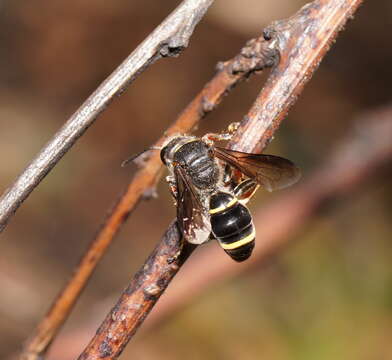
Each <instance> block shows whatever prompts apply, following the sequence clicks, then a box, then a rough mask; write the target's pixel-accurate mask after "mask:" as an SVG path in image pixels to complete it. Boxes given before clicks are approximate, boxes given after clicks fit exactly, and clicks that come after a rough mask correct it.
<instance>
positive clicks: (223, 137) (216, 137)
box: [202, 122, 240, 144]
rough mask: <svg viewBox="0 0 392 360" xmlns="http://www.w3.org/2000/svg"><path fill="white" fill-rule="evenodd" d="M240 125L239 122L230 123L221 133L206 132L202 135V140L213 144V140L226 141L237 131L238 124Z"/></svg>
mask: <svg viewBox="0 0 392 360" xmlns="http://www.w3.org/2000/svg"><path fill="white" fill-rule="evenodd" d="M239 125H240V123H239V122H234V123H231V124H230V125H229V126H228V127H227V130H226V132H225V133H222V134H215V133H208V134H205V135H204V136H203V137H202V140H203V141H204V142H206V143H210V144H213V143H214V141H227V140H230V139H231V138H232V137H233V134H234V133H235V132H236V131H237V129H238V126H239Z"/></svg>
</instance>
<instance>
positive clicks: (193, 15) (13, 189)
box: [0, 0, 213, 232]
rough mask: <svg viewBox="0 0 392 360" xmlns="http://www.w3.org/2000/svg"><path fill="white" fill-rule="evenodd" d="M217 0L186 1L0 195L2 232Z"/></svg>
mask: <svg viewBox="0 0 392 360" xmlns="http://www.w3.org/2000/svg"><path fill="white" fill-rule="evenodd" d="M212 3H213V0H185V1H183V2H182V3H181V4H180V5H179V6H178V7H177V8H176V9H175V10H174V11H173V12H172V13H171V14H170V15H169V16H168V17H167V18H166V19H165V20H164V21H163V22H162V23H161V24H160V25H159V26H158V27H157V28H156V29H155V30H154V31H153V32H152V33H151V34H150V35H149V36H148V37H147V38H146V39H145V40H144V41H143V42H142V43H141V44H140V45H139V46H138V47H137V48H136V49H135V50H134V51H133V52H132V53H131V54H130V55H129V56H128V57H127V58H126V59H125V60H124V62H123V63H122V64H121V65H120V66H119V67H118V68H117V69H116V70H115V71H114V72H113V73H112V74H111V75H110V76H109V77H108V78H107V79H106V80H105V81H104V82H103V83H102V84H101V85H100V86H99V87H98V89H97V90H95V92H94V93H93V94H91V96H90V97H89V98H88V99H87V100H86V101H85V102H84V103H83V104H82V106H81V107H80V108H79V109H78V110H77V111H76V112H75V113H74V114H73V115H72V116H71V117H70V118H69V119H68V121H67V122H66V123H65V124H64V125H63V127H62V128H61V129H60V130H59V131H58V132H57V133H56V134H55V135H54V136H53V138H52V139H51V140H50V141H49V142H48V143H47V144H46V145H45V146H44V148H43V149H42V150H41V151H40V153H39V154H38V155H37V156H36V158H35V159H33V160H32V162H31V163H30V164H29V165H28V167H27V168H26V169H25V170H24V171H23V172H22V174H21V175H20V176H19V177H18V178H17V179H16V180H15V182H14V183H13V184H12V185H11V186H10V187H9V188H8V189H7V190H6V191H5V192H4V194H3V195H2V197H1V198H0V232H1V231H2V230H3V229H4V228H5V226H6V225H7V222H8V221H9V219H10V218H11V216H12V215H13V214H14V213H15V211H16V210H17V209H18V207H19V206H20V205H21V204H22V202H23V201H24V200H25V199H26V198H27V197H28V196H29V194H30V193H31V192H32V191H33V190H34V188H35V187H36V186H37V185H38V184H39V183H40V182H41V180H42V179H43V178H44V177H45V176H46V175H47V174H48V172H49V171H50V170H51V169H52V168H53V167H54V166H55V165H56V164H57V162H59V161H60V159H61V158H62V157H63V155H64V154H65V153H66V152H67V151H68V150H69V149H70V148H71V146H72V145H73V144H74V143H75V142H76V140H77V139H78V138H79V137H80V136H82V135H83V133H84V132H85V131H86V130H87V128H88V127H89V126H90V125H91V124H92V123H93V122H94V120H95V119H96V118H97V117H98V115H99V114H100V113H101V112H102V111H103V110H105V108H106V107H107V106H108V104H109V103H110V102H111V101H112V100H113V99H114V97H115V96H119V95H120V94H121V93H122V92H123V91H124V90H125V88H126V87H127V86H128V85H129V84H130V83H131V82H132V81H133V80H135V79H136V77H137V76H138V75H140V74H141V73H142V72H143V71H144V70H145V69H146V68H147V67H148V66H149V65H151V64H153V63H154V62H155V61H156V60H158V59H160V58H162V57H167V56H177V55H178V54H179V53H180V52H181V50H183V49H184V48H186V47H187V46H188V42H189V39H190V36H191V35H192V33H193V30H194V28H195V26H196V24H197V23H198V22H199V21H200V20H201V18H202V17H203V15H204V14H205V12H206V11H207V9H208V8H209V7H210V5H211V4H212Z"/></svg>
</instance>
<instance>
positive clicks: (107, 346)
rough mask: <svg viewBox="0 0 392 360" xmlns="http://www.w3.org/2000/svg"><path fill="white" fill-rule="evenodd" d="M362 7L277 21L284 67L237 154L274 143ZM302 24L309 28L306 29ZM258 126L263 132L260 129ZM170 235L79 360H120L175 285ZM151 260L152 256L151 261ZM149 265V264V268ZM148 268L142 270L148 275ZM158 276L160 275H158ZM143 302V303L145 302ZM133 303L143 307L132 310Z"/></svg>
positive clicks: (349, 1) (330, 6)
mask: <svg viewBox="0 0 392 360" xmlns="http://www.w3.org/2000/svg"><path fill="white" fill-rule="evenodd" d="M360 3H361V0H316V1H313V2H312V3H310V4H308V5H307V6H305V7H304V8H303V9H301V10H300V12H299V13H298V14H297V15H295V16H294V17H293V18H290V19H288V20H285V21H280V22H277V23H275V24H273V25H272V26H271V27H270V28H269V29H268V31H267V36H271V37H272V41H274V40H275V41H276V44H277V46H278V47H279V49H280V51H281V59H282V64H283V65H282V64H280V65H279V66H278V68H277V70H275V71H274V72H273V74H272V80H270V81H268V83H267V85H266V90H263V91H262V92H261V94H260V96H259V97H258V99H257V100H256V103H255V105H254V106H253V107H252V109H251V111H250V112H249V114H248V116H247V117H245V119H244V120H245V121H243V122H242V124H241V126H240V128H239V131H238V133H237V136H236V138H235V139H234V141H233V143H232V144H235V147H236V149H237V150H241V151H247V152H252V151H256V150H258V151H260V150H263V149H264V148H265V146H266V145H267V144H268V142H269V141H271V139H272V136H273V133H274V131H275V130H276V129H277V127H278V126H279V124H280V122H281V120H282V119H283V117H284V115H285V114H286V113H287V111H288V109H289V107H290V106H291V105H292V104H293V102H294V101H295V99H296V97H297V96H298V95H299V93H300V92H301V90H302V89H303V86H304V84H305V83H306V81H307V80H308V78H309V77H310V76H311V75H312V73H313V72H314V70H315V69H316V67H317V65H318V63H319V62H320V60H321V58H322V57H323V56H324V55H325V53H326V52H327V50H328V48H329V44H331V42H332V41H333V40H334V39H335V37H336V36H337V33H338V31H339V30H340V29H341V28H342V27H343V25H344V24H345V23H346V21H347V20H348V19H349V18H351V17H352V15H353V13H354V12H355V10H356V9H357V7H358V6H359V4H360ZM308 19H310V20H309V22H308V21H307V20H308ZM303 24H307V25H306V26H305V27H304V26H303ZM320 37H321V38H320ZM320 44H321V45H320ZM294 49H295V51H294ZM304 54H307V55H304ZM298 59H301V60H302V61H303V62H300V61H298ZM305 60H306V61H305ZM283 84H284V85H285V86H284V87H283ZM266 100H269V101H268V102H267V103H264V102H263V101H266ZM271 101H274V102H273V103H271ZM260 123H261V124H262V126H260ZM254 128H257V129H258V130H257V131H255V130H254ZM168 234H175V236H174V238H173V240H175V241H176V243H175V244H176V245H175V246H172V247H170V249H169V250H170V251H168V252H166V253H165V254H163V255H162V257H159V262H157V263H156V264H155V266H152V268H153V269H155V270H154V272H153V273H150V274H149V276H150V277H154V279H155V281H156V282H155V283H151V282H150V281H148V282H146V283H143V282H142V283H141V282H138V281H136V282H135V281H133V282H132V283H131V285H130V287H128V288H127V290H126V291H125V292H124V293H123V295H122V297H121V298H120V299H119V301H118V302H117V304H116V305H115V307H114V308H113V309H112V311H111V312H110V313H109V314H108V316H107V317H106V319H105V320H104V322H103V323H102V325H101V326H100V328H99V329H98V331H97V334H96V335H95V336H94V338H93V339H92V340H91V342H90V344H89V345H88V346H87V348H86V349H85V350H84V352H83V353H82V354H81V355H80V357H79V359H83V360H86V359H116V358H117V357H118V356H119V355H120V352H121V350H122V349H123V348H124V346H125V344H126V343H127V342H128V341H129V340H130V338H131V337H132V336H133V334H134V333H135V332H136V330H137V328H138V327H139V326H140V324H141V323H142V322H143V321H144V319H145V318H146V316H147V315H148V313H149V311H150V310H151V308H152V306H153V305H154V304H155V303H156V301H157V299H158V298H159V297H160V295H161V294H162V293H163V291H164V290H165V289H166V287H167V285H168V284H169V282H170V280H169V281H166V279H167V277H163V273H162V268H160V266H162V264H164V263H165V262H166V264H170V263H171V261H172V259H173V257H174V256H175V254H176V253H177V252H179V251H180V250H181V245H180V241H179V240H180V239H179V235H178V230H177V226H176V224H175V223H173V224H172V225H171V226H170V227H169V230H168V231H167V232H166V234H165V236H164V239H163V241H162V243H163V242H165V241H167V236H170V235H168ZM160 246H162V245H158V248H159V247H160ZM151 260H152V259H151V258H149V261H151ZM174 264H175V269H170V279H172V278H173V276H174V275H175V273H176V272H177V271H178V269H179V268H180V266H181V260H179V261H175V262H174ZM150 267H151V263H150V262H149V263H148V268H150ZM165 267H167V266H165ZM143 269H144V268H142V269H141V270H140V272H143V271H144V270H143ZM140 272H139V273H138V275H137V276H136V279H138V280H140V279H142V278H143V277H142V276H141V275H140ZM155 273H159V276H158V277H155ZM151 288H153V289H154V292H153V299H151V297H150V296H146V291H147V290H149V289H151ZM147 293H149V291H147ZM143 299H144V300H143ZM140 301H143V303H142V304H141V303H140ZM133 304H137V305H138V306H132V305H133ZM118 309H124V310H125V311H124V312H122V313H121V317H120V318H119V317H118V316H117V312H118Z"/></svg>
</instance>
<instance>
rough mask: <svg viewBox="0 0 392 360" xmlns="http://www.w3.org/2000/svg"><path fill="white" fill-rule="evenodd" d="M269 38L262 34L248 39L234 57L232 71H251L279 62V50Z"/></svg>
mask: <svg viewBox="0 0 392 360" xmlns="http://www.w3.org/2000/svg"><path fill="white" fill-rule="evenodd" d="M271 39H272V38H266V37H265V36H264V34H263V36H261V37H259V38H256V39H252V40H249V41H248V42H247V43H246V45H245V46H244V47H243V48H242V50H241V52H240V54H239V55H237V56H236V57H235V58H234V61H233V63H232V66H231V71H232V73H233V74H236V73H240V72H244V73H251V72H254V71H260V70H263V69H264V68H266V67H272V66H274V65H276V64H277V63H278V62H279V51H278V50H277V48H276V47H275V45H274V42H273V40H272V41H271Z"/></svg>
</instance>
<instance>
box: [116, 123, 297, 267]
mask: <svg viewBox="0 0 392 360" xmlns="http://www.w3.org/2000/svg"><path fill="white" fill-rule="evenodd" d="M238 125H239V123H233V124H230V125H229V127H228V129H227V131H226V132H225V133H222V134H215V133H208V134H206V135H204V136H203V137H201V138H200V137H196V136H191V135H183V134H177V135H174V136H172V137H170V138H169V139H168V140H167V141H166V142H165V143H164V145H163V146H162V147H161V148H150V149H149V150H160V156H161V160H162V162H163V164H164V165H166V167H167V168H168V170H169V175H168V176H167V177H166V180H167V182H168V183H169V187H170V191H171V193H172V195H173V198H174V200H175V203H176V207H177V222H178V225H179V228H180V230H181V232H182V234H183V237H184V239H185V240H186V241H188V242H190V243H192V244H203V243H205V242H207V241H209V240H211V239H216V240H217V241H218V242H219V244H220V246H221V247H222V248H223V250H224V251H225V252H226V253H227V254H228V255H229V256H230V257H231V258H232V259H233V260H235V261H238V262H240V261H244V260H246V259H248V258H249V256H250V255H251V253H252V251H253V248H254V246H255V238H256V231H255V228H254V225H253V221H252V216H251V214H250V212H249V210H248V208H247V207H246V203H247V202H248V201H249V200H250V199H251V197H252V196H253V195H254V193H255V192H256V190H257V189H258V187H259V186H261V187H263V188H264V189H266V190H268V191H273V190H277V189H282V188H285V187H288V186H290V185H292V184H294V183H295V182H297V181H298V179H299V178H300V170H299V169H298V167H296V166H295V165H294V164H293V163H292V162H291V161H290V160H287V159H285V158H282V157H279V156H274V155H265V154H250V153H244V152H240V151H235V150H229V149H226V148H223V147H219V146H216V145H215V142H217V141H227V140H230V139H231V138H232V136H233V134H234V132H235V131H236V129H237V127H238ZM145 151H146V150H145ZM143 152H144V151H143ZM143 152H142V153H143ZM142 153H140V154H142ZM140 154H138V155H136V156H133V157H132V158H130V159H128V160H126V161H125V162H124V163H123V165H124V164H127V163H129V162H130V161H132V160H134V159H135V158H136V157H138V156H139V155H140Z"/></svg>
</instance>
